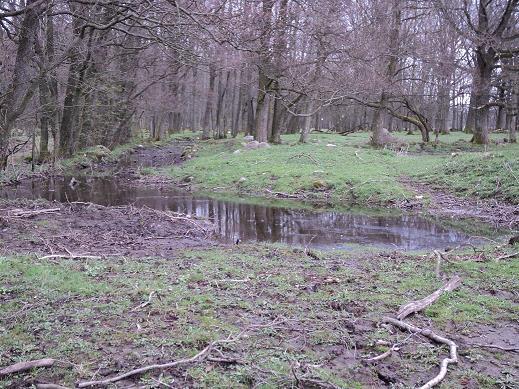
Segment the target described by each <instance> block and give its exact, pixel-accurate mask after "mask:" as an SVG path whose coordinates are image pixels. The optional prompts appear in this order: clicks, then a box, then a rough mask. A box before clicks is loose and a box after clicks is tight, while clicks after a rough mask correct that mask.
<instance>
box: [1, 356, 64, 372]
mask: <svg viewBox="0 0 519 389" xmlns="http://www.w3.org/2000/svg"><path fill="white" fill-rule="evenodd" d="M54 362H56V360H55V359H52V358H44V359H36V360H33V361H27V362H18V363H15V364H14V365H11V366H7V367H4V368H3V369H2V370H0V377H2V376H5V375H8V374H13V373H19V372H21V371H26V370H30V369H35V368H37V367H50V366H52V365H54Z"/></svg>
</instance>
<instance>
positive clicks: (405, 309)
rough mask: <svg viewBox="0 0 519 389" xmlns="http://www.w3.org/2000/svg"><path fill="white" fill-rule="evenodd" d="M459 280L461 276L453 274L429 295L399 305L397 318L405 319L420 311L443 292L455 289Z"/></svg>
mask: <svg viewBox="0 0 519 389" xmlns="http://www.w3.org/2000/svg"><path fill="white" fill-rule="evenodd" d="M460 282H461V278H460V277H459V276H454V277H452V279H451V280H450V281H449V282H447V283H446V284H445V285H443V286H442V287H441V288H440V289H438V290H437V291H435V292H434V293H431V294H430V295H429V296H427V297H424V298H423V299H421V300H416V301H411V302H410V303H407V304H405V305H403V306H401V307H400V309H399V310H398V314H397V318H398V319H399V320H403V319H405V318H406V317H407V316H409V315H410V314H412V313H416V312H420V311H422V310H423V309H425V308H427V307H428V306H429V305H431V304H432V303H434V302H435V301H436V300H438V298H440V296H441V295H442V294H443V293H444V292H451V291H453V290H454V289H456V288H457V287H458V286H459V284H460Z"/></svg>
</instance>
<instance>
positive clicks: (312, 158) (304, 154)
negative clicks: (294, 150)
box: [287, 153, 319, 165]
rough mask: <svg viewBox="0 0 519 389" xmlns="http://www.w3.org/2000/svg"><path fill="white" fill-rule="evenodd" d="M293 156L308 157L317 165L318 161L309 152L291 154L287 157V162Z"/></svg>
mask: <svg viewBox="0 0 519 389" xmlns="http://www.w3.org/2000/svg"><path fill="white" fill-rule="evenodd" d="M294 158H308V159H309V160H311V161H312V162H313V163H315V164H316V165H319V161H317V160H316V159H315V158H314V157H312V156H311V155H310V154H307V153H300V154H295V155H292V156H291V157H288V159H287V162H288V161H290V160H292V159H294Z"/></svg>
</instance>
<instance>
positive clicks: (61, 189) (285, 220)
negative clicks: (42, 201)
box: [2, 178, 465, 249]
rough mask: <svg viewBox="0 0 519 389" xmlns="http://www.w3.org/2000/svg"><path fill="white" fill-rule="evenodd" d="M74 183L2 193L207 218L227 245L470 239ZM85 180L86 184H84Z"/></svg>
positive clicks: (379, 220) (335, 216)
mask: <svg viewBox="0 0 519 389" xmlns="http://www.w3.org/2000/svg"><path fill="white" fill-rule="evenodd" d="M69 180H70V178H67V179H50V180H46V181H34V182H32V183H31V184H29V185H26V186H22V187H20V188H16V189H13V191H12V192H5V191H4V192H2V196H3V197H4V198H5V197H7V198H16V197H29V198H38V197H44V198H47V199H49V200H57V201H61V202H67V201H90V202H95V203H100V204H107V205H121V204H132V203H136V205H146V206H149V207H151V208H155V209H160V210H166V209H168V210H172V211H175V212H183V213H187V214H191V215H196V216H198V217H204V218H208V219H210V220H211V221H213V222H214V223H215V224H216V229H217V232H218V234H219V235H221V236H222V237H224V238H225V239H227V240H228V241H235V240H236V239H238V238H240V239H241V240H244V241H246V240H252V241H271V242H283V243H290V244H303V245H304V244H308V243H309V242H310V241H311V242H312V244H316V245H331V244H338V243H358V244H384V245H394V246H396V247H400V248H404V249H419V248H425V247H442V246H446V245H448V244H455V243H459V242H461V241H463V240H464V238H465V236H464V235H463V234H461V233H458V232H456V231H449V230H446V229H444V228H442V227H440V226H438V225H437V224H434V223H432V222H429V221H427V220H425V219H422V218H420V217H417V216H412V215H403V216H400V217H386V216H366V215H352V214H344V213H337V212H308V211H301V210H293V209H292V210H291V209H283V208H273V207H266V206H262V205H250V204H239V203H233V202H228V201H219V200H212V199H206V198H197V197H193V196H190V195H186V194H182V193H162V192H161V191H160V190H156V189H153V188H150V189H136V188H131V187H128V186H125V185H119V183H118V182H117V181H116V180H92V182H90V183H88V184H87V185H85V184H84V182H82V183H81V184H80V186H78V187H77V188H76V189H72V188H70V187H69V186H68V182H69ZM81 181H84V179H83V180H81Z"/></svg>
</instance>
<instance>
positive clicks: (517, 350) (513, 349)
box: [470, 343, 519, 353]
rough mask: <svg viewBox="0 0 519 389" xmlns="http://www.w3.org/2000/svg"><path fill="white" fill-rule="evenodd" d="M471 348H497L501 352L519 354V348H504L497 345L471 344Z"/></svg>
mask: <svg viewBox="0 0 519 389" xmlns="http://www.w3.org/2000/svg"><path fill="white" fill-rule="evenodd" d="M470 346H472V347H481V348H495V349H498V350H501V351H510V352H513V353H517V352H519V347H503V346H498V345H496V344H482V343H470Z"/></svg>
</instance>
